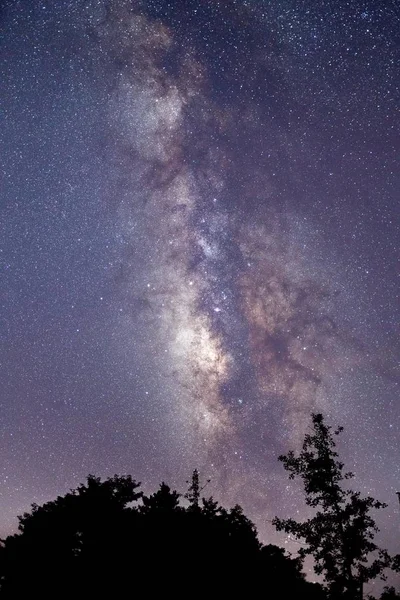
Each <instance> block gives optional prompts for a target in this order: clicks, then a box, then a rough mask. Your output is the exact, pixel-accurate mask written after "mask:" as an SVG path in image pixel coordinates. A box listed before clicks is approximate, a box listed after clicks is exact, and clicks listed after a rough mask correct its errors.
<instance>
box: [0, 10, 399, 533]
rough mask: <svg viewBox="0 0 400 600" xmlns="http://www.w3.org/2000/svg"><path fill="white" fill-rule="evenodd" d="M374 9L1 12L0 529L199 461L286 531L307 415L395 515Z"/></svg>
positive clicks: (393, 104) (186, 469)
mask: <svg viewBox="0 0 400 600" xmlns="http://www.w3.org/2000/svg"><path fill="white" fill-rule="evenodd" d="M394 10H395V9H394V8H392V7H391V6H389V4H388V5H387V6H384V7H383V6H382V7H378V5H377V3H374V2H372V1H371V2H364V3H361V2H357V1H356V2H354V3H340V2H339V3H335V5H334V6H333V4H331V3H328V2H325V1H320V2H302V3H301V4H300V3H298V2H294V1H293V2H282V3H280V2H274V3H266V2H261V1H259V2H256V1H254V2H236V1H232V2H217V1H214V0H212V1H211V0H209V1H205V2H191V1H189V0H188V1H187V2H177V3H171V4H168V3H167V2H162V1H161V0H160V1H158V2H157V1H151V2H143V3H141V2H133V1H132V2H129V1H125V0H124V1H122V0H121V1H119V2H106V1H105V0H104V1H94V0H93V1H92V2H80V1H77V2H69V3H65V6H63V7H54V6H52V3H46V2H39V1H34V2H32V3H30V6H29V7H24V6H22V5H19V4H18V3H12V2H10V3H6V5H5V8H4V10H3V14H2V17H1V18H2V21H3V23H4V25H5V27H6V29H7V32H8V33H7V36H6V39H5V42H4V43H3V51H4V53H5V61H4V66H3V74H4V78H3V79H4V81H5V82H6V86H5V87H6V93H5V95H4V98H5V101H4V106H5V115H6V119H5V124H6V125H5V128H4V131H3V133H2V135H3V136H8V137H7V138H6V137H4V140H6V139H7V141H4V143H5V144H6V147H7V148H10V150H7V152H6V154H5V160H4V165H3V174H4V180H5V182H6V186H5V201H4V207H3V208H2V211H3V214H4V218H2V220H1V222H2V225H1V227H2V228H3V227H4V233H3V235H2V240H4V243H3V247H2V255H1V256H2V257H4V258H3V261H2V268H3V272H4V274H5V281H6V293H5V296H4V302H3V311H4V313H3V321H2V322H3V323H4V324H5V327H4V330H5V345H4V348H6V349H7V350H6V353H5V357H4V361H3V368H4V378H5V381H6V382H7V383H6V385H5V390H6V391H5V395H4V399H3V400H2V403H3V406H4V422H3V430H4V435H5V437H4V447H5V448H7V450H5V452H4V457H5V459H4V464H2V467H1V469H2V470H1V473H2V476H3V481H4V485H5V490H6V491H5V492H4V494H5V495H6V496H7V502H8V503H9V505H10V514H9V516H8V517H7V519H8V520H6V522H5V523H4V525H3V528H4V529H5V530H6V529H7V528H10V527H11V525H10V523H12V520H11V518H12V516H14V515H15V512H17V511H20V510H21V509H22V508H24V509H25V508H26V505H27V504H28V503H29V502H30V501H33V500H39V501H42V500H43V499H47V498H48V497H49V495H51V494H53V493H60V492H61V491H62V490H63V489H68V488H69V487H71V486H73V485H74V484H76V483H78V481H81V480H82V478H83V477H84V476H85V475H86V474H87V472H88V471H91V472H93V471H94V472H96V473H99V474H109V473H114V472H115V471H129V472H132V474H133V475H134V476H135V477H138V478H139V479H140V478H141V479H143V480H144V481H146V484H148V485H155V484H156V483H157V481H159V480H160V479H167V480H170V481H171V483H172V484H174V485H177V486H178V487H180V488H182V486H184V482H185V478H187V477H188V475H189V474H190V472H191V470H192V469H193V468H196V467H197V468H199V469H200V471H201V473H202V474H203V475H204V477H209V476H210V477H211V480H212V482H211V484H210V493H211V492H212V493H214V494H215V495H216V496H217V497H218V498H219V499H221V500H223V501H224V502H227V503H234V502H237V501H238V502H241V503H243V504H244V506H245V509H246V511H247V512H248V513H249V516H250V517H252V518H254V519H255V520H256V522H257V525H258V527H259V528H260V531H261V533H262V535H263V536H264V537H265V536H275V537H273V539H274V540H275V541H276V540H278V541H279V540H280V542H282V539H281V538H278V536H277V534H273V533H272V531H271V528H270V526H269V524H268V523H269V519H271V518H272V516H273V515H274V514H275V513H276V512H277V511H278V510H282V511H286V512H287V513H288V514H291V511H293V510H294V509H296V510H298V507H297V506H296V504H295V503H296V502H297V501H298V500H297V496H296V492H295V491H294V490H293V489H291V488H288V487H287V481H286V477H285V474H284V473H282V472H281V469H280V466H279V464H278V462H277V456H278V454H280V453H281V452H282V451H286V450H288V449H290V448H298V447H299V444H300V442H301V439H302V437H303V435H304V433H305V431H306V430H307V427H308V425H309V423H310V413H311V412H312V411H322V412H324V413H325V414H326V415H327V416H328V418H329V419H331V420H333V422H334V424H336V423H342V424H344V425H346V426H347V430H348V441H347V442H346V443H344V446H343V452H344V454H345V458H346V460H347V461H348V462H349V463H350V464H349V467H351V469H352V470H354V471H356V473H357V472H359V481H358V483H359V485H360V486H361V487H362V488H363V490H364V491H367V492H369V491H371V492H373V493H374V494H377V495H378V496H379V497H380V498H382V496H383V498H382V499H383V500H387V501H388V502H389V504H390V505H391V509H390V510H391V511H392V512H391V515H392V516H393V511H394V510H395V506H394V503H393V501H394V499H395V498H394V494H393V492H394V487H395V486H396V473H397V475H398V466H397V463H396V461H395V460H394V456H395V452H394V448H395V447H396V440H397V442H398V416H399V415H398V407H397V408H396V399H395V391H396V388H397V385H398V372H397V371H396V360H397V358H398V352H397V348H398V346H396V344H397V343H398V342H397V336H396V335H395V327H396V323H397V317H398V314H397V312H396V311H397V306H396V292H397V291H398V288H397V287H396V284H395V267H394V266H395V258H396V239H397V238H396V231H397V232H398V229H397V227H398V221H396V216H398V205H397V204H396V191H395V190H396V185H395V184H396V179H397V183H398V165H396V150H397V152H398V139H397V136H396V129H397V126H398V121H396V108H398V100H399V97H398V87H396V86H397V82H398V77H397V76H396V72H397V71H396V69H397V67H398V47H396V43H395V27H396V22H397V24H398V16H396V14H395V12H394ZM396 146H397V148H396ZM396 169H397V170H396ZM2 231H3V229H2ZM19 363H22V365H23V366H22V367H21V368H20V369H19V368H18V366H17V365H18V364H19ZM12 473H14V475H12ZM376 473H381V475H379V476H376ZM295 506H296V508H295ZM396 518H397V517H396ZM271 539H272V538H271ZM387 542H388V543H389V544H391V543H393V540H391V538H390V535H388V534H387Z"/></svg>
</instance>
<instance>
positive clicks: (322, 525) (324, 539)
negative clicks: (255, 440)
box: [273, 414, 392, 599]
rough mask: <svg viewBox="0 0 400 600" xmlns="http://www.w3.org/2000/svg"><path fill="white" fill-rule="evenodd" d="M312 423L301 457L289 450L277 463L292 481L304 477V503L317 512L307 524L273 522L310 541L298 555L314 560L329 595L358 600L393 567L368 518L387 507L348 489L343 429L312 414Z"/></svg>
mask: <svg viewBox="0 0 400 600" xmlns="http://www.w3.org/2000/svg"><path fill="white" fill-rule="evenodd" d="M312 423H313V431H312V433H308V434H307V435H306V436H305V439H304V442H303V446H302V450H301V452H300V453H299V455H298V456H295V454H294V452H293V451H290V452H289V453H288V454H287V455H284V456H280V457H279V460H280V461H281V462H282V463H283V466H284V468H285V469H286V470H287V471H288V472H289V478H290V479H294V478H295V477H300V478H301V479H302V481H303V485H304V492H305V497H306V504H307V505H308V506H310V507H312V508H315V509H316V511H317V512H316V514H315V516H314V517H313V518H310V519H308V520H306V521H304V522H298V521H295V520H294V519H279V518H275V519H274V521H273V523H274V525H275V526H276V528H277V529H278V531H282V530H283V531H285V532H286V533H288V534H291V535H293V536H294V537H295V538H297V539H299V540H303V541H304V542H305V543H306V546H305V547H304V548H302V549H301V550H300V556H302V557H305V556H306V555H308V554H309V555H312V556H313V557H314V561H315V571H316V573H317V574H323V576H324V578H325V581H326V582H327V584H328V586H329V590H330V595H331V597H338V598H342V597H343V598H352V599H353V598H358V597H360V595H361V594H362V586H363V584H364V583H365V582H367V581H369V580H371V579H374V578H375V577H377V576H379V577H381V578H382V579H384V578H385V574H384V570H385V568H387V567H390V566H391V563H392V559H391V557H390V556H389V554H388V553H387V552H386V551H385V550H383V549H381V548H379V547H378V546H377V545H376V544H375V542H374V535H375V533H376V532H377V531H378V528H377V527H376V524H375V521H374V519H373V518H372V516H371V514H370V512H371V510H372V509H381V508H384V507H385V504H383V503H382V502H379V501H378V500H375V499H374V498H371V497H366V498H363V497H361V495H360V493H359V492H354V491H352V490H349V489H347V488H346V486H345V485H344V483H345V481H346V480H349V479H351V478H352V477H353V474H352V473H344V472H343V467H344V465H343V463H342V462H340V461H339V460H338V454H337V452H336V450H335V447H336V443H335V436H337V435H339V434H340V433H341V431H342V430H343V428H341V427H340V428H339V429H337V430H336V431H335V432H333V433H332V430H331V429H332V428H331V427H329V426H328V425H326V424H325V421H324V418H323V416H322V415H321V414H313V415H312Z"/></svg>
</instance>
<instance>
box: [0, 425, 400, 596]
mask: <svg viewBox="0 0 400 600" xmlns="http://www.w3.org/2000/svg"><path fill="white" fill-rule="evenodd" d="M313 425H314V434H313V435H311V434H310V435H309V436H308V437H306V439H305V445H304V446H303V451H302V453H301V454H300V455H299V457H295V455H294V454H293V453H289V454H288V455H287V456H286V457H281V460H282V462H283V463H284V466H285V468H286V469H287V470H289V472H290V473H291V475H292V476H294V475H299V476H301V477H303V479H304V481H305V491H306V500H307V503H308V504H309V505H311V506H315V507H319V508H320V509H321V506H320V504H321V502H322V511H321V513H320V514H319V516H318V515H317V517H316V520H315V519H314V520H311V521H306V522H305V523H304V524H298V523H296V522H295V521H293V520H289V521H280V520H279V519H276V520H275V522H276V526H277V527H278V529H286V530H287V531H290V532H291V533H292V534H293V535H297V537H299V539H303V540H305V541H306V542H308V546H306V549H303V551H302V552H300V556H298V557H297V558H293V557H290V556H288V555H287V554H286V553H285V551H284V550H283V549H282V548H279V547H278V546H275V545H272V544H268V545H265V546H263V545H262V544H261V543H260V542H259V540H258V537H257V531H256V528H255V526H254V525H253V523H252V522H251V521H250V520H249V519H248V518H247V517H246V516H245V515H244V514H243V511H242V509H241V507H240V506H234V507H233V508H231V509H226V508H224V507H222V506H220V505H219V504H218V503H217V502H216V501H215V500H214V499H213V498H212V497H210V498H203V497H201V496H202V488H201V483H200V479H199V473H198V471H197V470H195V471H194V472H193V475H192V478H191V480H190V482H188V483H189V488H188V491H187V493H186V494H185V495H184V497H182V496H181V495H180V494H179V493H178V492H176V491H175V490H171V488H170V487H169V486H168V485H167V484H166V483H162V484H161V485H160V487H159V489H158V490H157V491H156V492H155V493H154V494H152V495H150V496H145V495H144V494H143V493H142V492H141V491H140V484H139V483H137V482H136V481H135V480H134V479H132V477H131V476H122V477H121V476H117V475H115V476H114V477H112V478H108V479H106V480H105V481H102V480H101V479H100V478H97V477H95V476H93V475H89V476H88V478H87V481H86V483H85V484H81V485H79V486H78V487H77V488H76V489H75V490H71V491H70V492H69V493H67V494H66V495H65V496H59V497H58V498H57V499H56V500H54V501H52V502H47V503H46V504H44V505H43V506H38V505H36V504H33V505H32V509H31V511H30V512H29V513H25V514H24V515H22V516H21V517H19V532H18V533H17V534H15V535H11V536H9V537H7V538H6V539H5V540H3V541H2V543H1V546H0V584H1V587H0V597H1V598H5V599H7V598H12V599H23V598H41V599H43V598H46V599H47V598H67V597H70V598H85V599H86V598H88V599H91V598H93V599H95V598H103V597H109V598H135V597H148V598H152V597H153V596H155V595H156V594H157V595H162V596H167V597H169V596H172V597H175V598H183V597H185V598H186V597H189V598H190V597H193V598H197V597H198V598H200V597H201V598H203V597H211V598H213V597H220V598H229V597H233V598H236V597H242V598H257V599H258V598H265V599H267V600H268V599H270V600H278V599H279V600H285V599H302V598H304V599H308V600H326V599H328V598H329V599H335V600H336V599H337V598H343V599H346V600H350V599H351V600H359V598H360V597H361V595H360V589H359V588H358V587H357V586H355V587H354V586H353V587H352V585H351V581H350V580H345V581H343V577H345V576H346V574H347V575H348V574H349V573H350V571H349V570H348V569H347V565H345V567H346V569H347V570H346V569H345V568H344V567H343V557H344V558H347V556H350V554H351V552H352V553H353V554H351V556H352V557H353V558H354V556H355V559H356V560H355V562H354V561H353V563H354V564H353V563H352V567H354V565H355V566H356V567H357V568H358V567H359V566H360V564H361V566H362V564H363V563H362V559H363V555H362V553H363V552H364V553H365V551H366V550H368V549H371V546H368V545H367V546H365V545H362V544H361V547H360V543H361V542H360V540H361V541H363V540H364V538H365V539H366V540H367V541H368V542H371V543H372V538H371V537H370V533H371V531H370V529H371V527H372V534H373V531H374V530H373V526H374V523H373V522H371V521H369V520H368V519H367V518H366V517H367V516H368V515H366V513H365V510H364V509H368V508H371V507H372V505H370V503H367V504H366V505H365V503H364V504H363V499H360V497H359V496H358V495H357V494H355V495H354V492H349V493H347V492H346V493H345V492H342V490H341V488H340V483H341V477H340V476H341V469H342V465H341V463H340V462H338V461H337V460H336V456H337V455H336V454H335V452H334V445H332V443H333V438H332V435H331V433H330V428H329V427H327V426H325V425H324V421H323V418H322V416H321V415H313ZM335 469H336V470H335ZM307 486H308V487H307ZM332 486H333V487H332ZM332 494H333V495H332ZM342 494H343V495H342ZM313 498H314V500H316V499H319V500H318V502H317V501H315V502H313V501H312V499H313ZM333 499H334V500H335V502H334V505H333V508H332V502H333ZM371 501H372V500H371ZM323 502H325V504H326V506H325V509H326V510H325V512H324V504H323ZM360 502H361V505H360ZM374 502H375V501H374ZM335 503H336V504H335ZM349 507H350V508H351V509H352V510H353V509H354V510H353V512H354V511H355V512H354V515H355V518H358V517H359V512H360V510H361V509H362V510H361V513H362V515H364V517H363V518H364V520H363V521H358V525H357V522H356V523H355V521H354V518H353V513H351V510H350V509H349ZM360 507H361V508H360ZM339 509H340V510H344V511H345V512H344V513H343V514H342V515H341V514H339V513H338V512H337V511H338V510H339ZM356 509H357V510H356ZM346 510H347V511H348V510H350V513H351V514H350V517H349V519H348V520H347V521H346V519H345V517H346V514H347V513H346ZM363 510H364V512H363ZM367 513H368V511H367ZM354 525H356V527H355V530H354ZM301 527H303V529H304V531H303V530H302V529H301ZM352 527H353V529H352ZM299 528H300V529H299ZM344 531H347V533H348V534H349V535H350V533H351V532H353V533H351V535H350V537H349V536H347V538H346V540H347V541H346V544H347V545H346V544H345V543H344V538H343V535H344V533H343V532H344ZM318 536H319V537H318ZM353 542H354V543H357V544H358V546H357V548H356V549H355V548H354V544H353ZM352 544H353V545H352ZM346 548H347V550H346ZM378 550H379V549H378ZM318 552H319V554H320V565H322V568H321V569H320V572H321V573H322V574H323V575H325V581H326V586H325V587H323V586H322V585H320V584H316V583H310V582H309V581H306V580H305V577H304V575H303V573H302V560H303V558H302V557H303V556H305V555H306V554H312V555H313V556H314V558H315V559H316V564H317V567H318V564H319V563H318V560H317V558H318V554H316V553H318ZM346 552H347V554H346ZM349 553H350V554H349ZM354 553H355V554H354ZM386 554H387V553H386ZM386 554H384V557H386ZM387 556H388V555H387ZM357 561H358V562H357ZM398 562H399V557H396V558H395V559H394V561H393V565H394V567H395V568H396V565H397V563H398ZM393 565H392V566H393ZM397 566H398V565H397ZM342 567H343V568H342ZM352 572H353V573H356V572H357V573H358V571H357V570H354V569H353V571H352ZM362 572H363V574H364V573H365V572H364V571H362ZM379 573H380V571H379V572H378V573H377V574H379ZM371 575H373V574H372V573H371ZM349 581H350V583H349ZM397 598H399V596H398V595H397V594H396V592H395V591H394V589H393V588H387V590H386V591H385V592H384V593H383V595H382V600H395V599H397Z"/></svg>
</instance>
